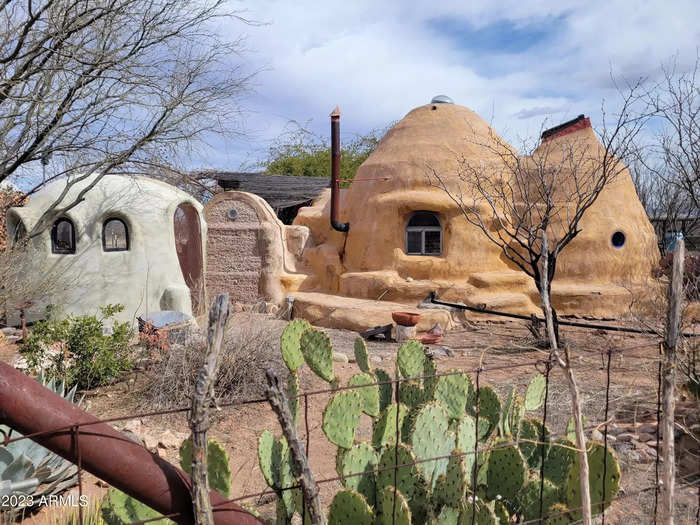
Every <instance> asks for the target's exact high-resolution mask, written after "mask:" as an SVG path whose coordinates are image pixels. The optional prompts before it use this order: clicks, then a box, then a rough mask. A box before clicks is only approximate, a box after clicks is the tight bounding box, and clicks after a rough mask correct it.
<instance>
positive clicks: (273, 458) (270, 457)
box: [258, 430, 287, 489]
mask: <svg viewBox="0 0 700 525" xmlns="http://www.w3.org/2000/svg"><path fill="white" fill-rule="evenodd" d="M286 456H287V441H286V440H285V439H284V438H281V439H279V440H278V439H275V437H274V436H273V435H272V432H270V431H269V430H265V431H264V432H263V433H262V434H261V435H260V438H259V439H258V461H259V462H260V470H261V471H262V473H263V476H264V478H265V481H266V482H267V484H268V485H269V486H270V487H271V488H273V489H279V488H281V478H282V464H283V462H284V460H285V458H286Z"/></svg>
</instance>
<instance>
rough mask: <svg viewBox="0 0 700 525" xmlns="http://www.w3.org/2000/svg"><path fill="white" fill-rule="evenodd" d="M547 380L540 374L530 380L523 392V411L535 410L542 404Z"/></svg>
mask: <svg viewBox="0 0 700 525" xmlns="http://www.w3.org/2000/svg"><path fill="white" fill-rule="evenodd" d="M546 384H547V380H546V378H545V377H544V376H543V375H542V374H537V375H536V376H534V377H533V378H532V379H530V384H529V385H527V392H525V410H529V411H532V410H537V409H538V408H540V407H541V406H542V405H543V404H544V393H545V388H546Z"/></svg>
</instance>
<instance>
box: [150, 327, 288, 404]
mask: <svg viewBox="0 0 700 525" xmlns="http://www.w3.org/2000/svg"><path fill="white" fill-rule="evenodd" d="M242 317H244V319H243V320H237V319H236V320H232V321H231V322H229V329H228V331H227V333H226V337H225V339H224V346H223V348H222V350H221V354H220V356H219V369H218V373H217V378H216V384H215V395H216V399H217V401H218V402H219V403H226V402H235V401H242V400H245V399H256V398H263V397H264V396H265V385H266V381H265V367H268V366H271V367H272V368H273V369H274V370H275V371H276V372H277V373H278V374H279V376H280V377H281V378H284V379H285V380H286V375H287V369H286V367H285V366H284V362H283V361H282V357H281V354H280V350H279V334H280V330H277V329H276V326H275V324H274V323H270V322H269V321H266V320H265V319H264V318H265V316H261V315H254V314H250V315H246V316H242ZM204 353H205V342H204V340H203V338H201V337H199V338H194V337H193V338H189V340H188V341H186V342H185V343H184V344H171V346H170V349H169V350H167V351H165V352H162V353H160V354H159V358H158V359H157V360H156V361H154V362H151V363H150V365H149V366H148V368H147V371H146V372H147V377H148V379H147V381H146V384H145V385H144V388H143V389H142V391H141V394H142V403H143V404H144V405H146V406H148V407H149V408H152V409H155V410H161V409H169V408H175V407H185V406H189V403H190V401H191V396H192V392H193V391H194V385H195V383H196V381H197V376H198V374H199V370H200V368H201V366H202V363H203V361H204Z"/></svg>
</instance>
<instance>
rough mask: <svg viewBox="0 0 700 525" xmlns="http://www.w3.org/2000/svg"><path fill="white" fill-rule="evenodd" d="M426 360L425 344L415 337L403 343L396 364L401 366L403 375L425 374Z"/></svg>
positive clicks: (400, 370) (409, 376)
mask: <svg viewBox="0 0 700 525" xmlns="http://www.w3.org/2000/svg"><path fill="white" fill-rule="evenodd" d="M425 360H426V357H425V352H424V351H423V345H422V344H421V343H420V342H419V341H416V340H415V339H411V340H410V341H406V342H405V343H404V344H402V345H401V346H400V347H399V350H398V352H397V354H396V364H397V366H398V367H399V372H401V376H402V377H405V378H411V377H419V376H421V375H423V365H424V364H425Z"/></svg>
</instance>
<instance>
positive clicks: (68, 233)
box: [51, 219, 75, 253]
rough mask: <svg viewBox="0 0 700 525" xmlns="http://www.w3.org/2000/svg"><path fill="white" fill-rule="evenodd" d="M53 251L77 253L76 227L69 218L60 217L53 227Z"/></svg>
mask: <svg viewBox="0 0 700 525" xmlns="http://www.w3.org/2000/svg"><path fill="white" fill-rule="evenodd" d="M51 251H52V252H53V253H75V228H74V227H73V223H72V222H71V221H70V220H69V219H58V220H57V221H56V222H55V223H54V225H53V228H52V229H51Z"/></svg>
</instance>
